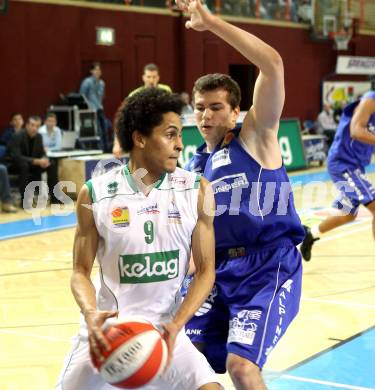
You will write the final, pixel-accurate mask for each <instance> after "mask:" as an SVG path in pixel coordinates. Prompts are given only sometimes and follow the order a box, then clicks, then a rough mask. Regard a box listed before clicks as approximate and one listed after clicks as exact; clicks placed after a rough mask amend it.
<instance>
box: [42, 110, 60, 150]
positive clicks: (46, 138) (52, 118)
mask: <svg viewBox="0 0 375 390" xmlns="http://www.w3.org/2000/svg"><path fill="white" fill-rule="evenodd" d="M39 134H41V135H42V138H43V146H44V149H45V150H46V151H47V150H50V151H54V150H60V149H61V142H62V138H61V129H60V128H59V127H57V118H56V114H54V113H53V112H50V113H48V114H47V116H46V119H45V121H44V125H43V126H42V127H41V128H40V129H39Z"/></svg>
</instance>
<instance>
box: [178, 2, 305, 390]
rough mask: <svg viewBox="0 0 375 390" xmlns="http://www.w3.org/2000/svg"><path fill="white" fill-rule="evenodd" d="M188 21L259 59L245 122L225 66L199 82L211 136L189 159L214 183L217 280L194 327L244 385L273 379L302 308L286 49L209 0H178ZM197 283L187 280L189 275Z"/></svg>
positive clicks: (199, 115)
mask: <svg viewBox="0 0 375 390" xmlns="http://www.w3.org/2000/svg"><path fill="white" fill-rule="evenodd" d="M177 3H178V5H179V7H180V8H181V9H182V10H184V11H186V12H188V14H189V16H190V20H189V21H188V22H187V24H186V26H187V27H188V28H193V29H194V30H197V31H205V30H208V31H210V32H212V33H214V34H215V35H217V36H218V37H220V38H222V39H223V40H224V41H225V42H227V43H228V44H229V45H231V46H232V47H233V48H235V49H236V50H238V51H239V52H240V53H241V54H242V55H243V56H244V57H245V58H247V59H248V61H249V62H252V63H253V64H255V65H256V66H257V67H258V68H259V76H258V78H257V80H256V85H255V88H254V96H253V102H254V103H253V106H252V107H251V108H250V109H249V111H248V113H247V115H246V117H245V119H244V122H243V125H242V128H241V129H238V130H233V129H235V126H236V120H237V118H238V115H239V111H240V109H239V104H240V99H241V93H240V89H239V87H238V85H237V83H236V82H235V81H234V80H232V79H231V78H230V77H229V76H227V75H223V74H211V75H206V76H203V77H201V78H200V79H198V80H197V81H196V83H195V86H194V89H193V101H194V110H195V116H196V121H197V126H198V128H199V130H200V132H201V134H202V136H203V138H204V139H205V141H206V142H205V144H204V145H202V146H201V147H200V148H199V150H198V152H197V154H196V155H195V156H194V157H193V159H192V161H190V163H189V164H188V168H189V169H190V170H193V171H199V172H202V173H203V174H204V176H205V177H206V178H208V179H209V180H210V181H211V182H212V185H213V189H214V193H215V199H216V203H217V209H216V216H215V220H214V225H215V239H216V282H215V285H214V288H213V290H212V291H211V294H210V296H209V298H208V299H207V300H206V302H205V303H204V305H203V306H202V307H201V309H200V310H199V311H198V312H197V313H196V315H195V316H194V317H193V319H192V320H191V321H190V322H189V323H188V324H187V326H186V333H187V334H188V335H189V336H190V338H191V339H192V340H193V342H194V343H195V344H196V346H197V347H198V348H199V349H200V350H201V351H203V353H204V354H205V355H206V357H207V358H208V360H209V362H210V363H211V365H212V367H213V368H214V369H215V370H216V371H217V372H225V370H226V369H228V371H229V374H230V376H231V378H232V381H233V383H234V384H235V386H236V388H237V389H246V390H249V389H250V390H252V389H257V390H258V389H266V386H265V384H264V381H263V378H262V375H261V369H262V367H263V365H264V363H265V361H266V358H267V356H268V354H269V353H270V352H271V350H272V349H273V348H274V347H275V345H276V344H277V342H278V341H279V339H280V337H281V336H282V335H283V334H284V332H285V331H286V329H287V327H288V326H289V324H290V322H291V321H292V319H293V318H294V317H295V315H296V314H297V312H298V308H299V301H300V293H301V276H302V268H301V254H300V253H299V252H298V250H297V249H296V245H297V244H299V243H300V242H301V241H302V239H303V238H304V230H303V227H302V225H301V222H300V219H299V217H298V215H297V213H296V211H295V207H294V201H293V196H292V193H291V186H290V183H289V180H288V177H287V174H286V171H285V168H284V166H283V163H282V158H281V153H280V148H279V144H278V140H277V131H278V128H279V119H280V116H281V112H282V108H283V104H284V70H283V62H282V59H281V57H280V55H279V53H278V52H277V51H276V50H274V49H273V48H272V47H270V46H269V45H267V44H266V43H265V42H263V41H262V40H260V39H258V38H257V37H255V36H254V35H252V34H249V33H248V32H245V31H243V30H241V29H239V28H237V27H235V26H233V25H230V24H228V23H226V22H224V21H223V20H221V19H219V18H218V17H216V16H214V15H211V14H210V13H209V12H208V11H207V9H206V8H205V7H204V6H203V5H202V4H201V2H200V1H189V0H186V1H178V2H177ZM187 283H188V281H187Z"/></svg>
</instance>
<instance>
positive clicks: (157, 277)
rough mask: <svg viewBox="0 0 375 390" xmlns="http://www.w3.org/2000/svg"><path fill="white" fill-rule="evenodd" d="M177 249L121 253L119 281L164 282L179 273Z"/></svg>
mask: <svg viewBox="0 0 375 390" xmlns="http://www.w3.org/2000/svg"><path fill="white" fill-rule="evenodd" d="M179 252H180V251H179V250H178V249H177V250H173V251H167V252H153V253H142V254H137V255H122V256H120V258H119V271H120V283H123V284H138V283H154V282H164V281H168V280H171V279H175V278H177V276H178V275H179Z"/></svg>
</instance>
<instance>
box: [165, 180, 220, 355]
mask: <svg viewBox="0 0 375 390" xmlns="http://www.w3.org/2000/svg"><path fill="white" fill-rule="evenodd" d="M214 214H215V200H214V196H213V193H212V189H211V186H210V184H209V183H208V181H207V180H206V179H203V178H202V179H201V187H200V191H199V196H198V221H197V224H196V226H195V228H194V231H193V235H192V252H193V258H194V265H195V274H194V279H193V280H192V282H191V284H190V286H189V290H188V292H187V295H186V296H185V299H184V300H183V302H182V304H181V306H180V308H179V310H178V311H177V313H176V315H175V317H174V319H173V321H172V322H171V323H169V324H166V325H165V326H164V328H165V330H166V337H165V338H166V340H167V344H168V349H169V355H170V358H171V355H172V350H173V346H174V341H175V338H176V336H177V333H178V332H179V331H180V330H181V329H182V328H183V326H184V325H185V324H186V322H187V321H189V319H190V318H191V317H192V316H193V315H194V313H195V312H196V311H197V310H198V309H199V308H200V307H201V305H202V303H203V302H204V300H205V299H206V298H207V297H208V294H209V293H210V291H211V289H212V286H213V284H214V281H215V235H214V227H213V216H214Z"/></svg>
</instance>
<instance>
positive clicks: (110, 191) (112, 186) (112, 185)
mask: <svg viewBox="0 0 375 390" xmlns="http://www.w3.org/2000/svg"><path fill="white" fill-rule="evenodd" d="M107 191H108V194H110V195H114V194H115V193H116V192H117V191H118V182H117V181H113V182H111V183H109V184H108V185H107Z"/></svg>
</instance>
